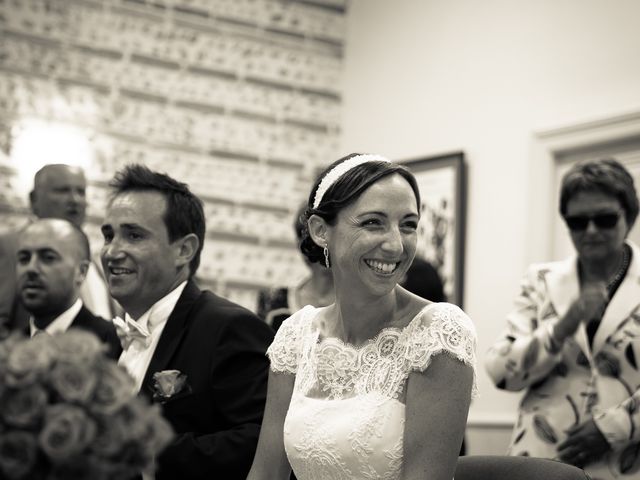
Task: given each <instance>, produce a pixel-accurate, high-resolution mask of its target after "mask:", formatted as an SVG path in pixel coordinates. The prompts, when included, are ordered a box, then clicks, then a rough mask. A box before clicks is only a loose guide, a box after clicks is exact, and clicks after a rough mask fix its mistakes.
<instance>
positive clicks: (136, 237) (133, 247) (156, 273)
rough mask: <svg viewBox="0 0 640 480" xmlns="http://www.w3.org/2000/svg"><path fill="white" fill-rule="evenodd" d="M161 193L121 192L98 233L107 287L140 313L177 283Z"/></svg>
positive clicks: (174, 253)
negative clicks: (100, 232) (101, 241)
mask: <svg viewBox="0 0 640 480" xmlns="http://www.w3.org/2000/svg"><path fill="white" fill-rule="evenodd" d="M166 208H167V201H166V199H165V197H164V196H163V195H162V194H161V193H159V192H152V191H149V192H147V191H145V192H137V191H131V192H125V193H122V194H120V195H118V196H116V197H115V198H114V199H113V201H112V202H111V204H110V205H109V206H108V208H107V212H106V215H105V220H104V224H103V225H102V235H103V237H104V246H103V247H102V252H101V256H102V265H103V267H104V271H105V274H106V277H107V281H108V284H109V291H110V292H111V295H112V296H113V298H115V299H116V300H118V302H120V304H121V305H122V307H123V308H124V309H125V311H126V312H127V313H129V315H131V316H132V317H133V318H138V317H139V316H140V315H142V314H143V313H144V312H146V311H147V310H148V309H149V308H151V306H152V305H153V304H154V303H156V302H157V301H158V300H160V299H161V298H162V297H164V296H165V295H167V294H168V293H169V292H170V291H171V290H173V288H175V286H176V283H177V279H178V268H177V266H176V258H177V254H178V250H179V247H178V246H177V245H176V244H175V243H171V242H170V241H169V235H168V232H167V227H166V225H165V222H164V214H165V211H166Z"/></svg>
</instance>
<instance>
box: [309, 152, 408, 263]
mask: <svg viewBox="0 0 640 480" xmlns="http://www.w3.org/2000/svg"><path fill="white" fill-rule="evenodd" d="M357 155H362V154H360V153H352V154H349V155H347V156H346V157H342V158H341V159H339V160H337V161H335V162H333V163H332V164H331V165H329V166H328V167H327V168H325V169H324V170H323V171H322V172H321V173H320V175H319V176H318V178H317V179H316V181H315V183H314V184H313V187H312V188H311V193H310V194H309V200H308V202H307V207H306V209H305V211H304V215H303V216H302V218H301V219H302V220H304V222H302V223H303V225H304V227H303V230H302V232H301V236H300V244H299V245H300V251H301V252H302V254H303V255H304V256H305V257H306V258H307V259H308V260H309V262H311V263H314V262H320V263H322V262H324V253H323V249H322V247H320V246H318V245H317V244H316V243H315V242H314V241H313V240H312V238H311V236H310V235H309V229H308V227H307V221H308V220H309V218H310V217H311V215H318V216H320V217H322V218H323V219H324V220H325V221H326V222H327V223H328V224H329V225H335V221H336V218H337V216H338V213H339V212H340V211H341V210H342V209H343V208H345V207H347V206H348V205H350V204H351V203H353V202H355V201H356V200H357V199H358V198H359V197H360V195H361V194H362V192H364V191H365V190H366V189H367V188H369V187H370V186H371V185H373V184H374V183H376V182H377V181H378V180H380V179H381V178H384V177H387V176H389V175H393V174H396V173H397V174H398V175H400V176H402V177H403V178H404V179H405V180H407V182H409V185H411V189H412V190H413V193H414V194H415V196H416V203H417V205H418V208H420V191H419V189H418V183H417V182H416V179H415V177H414V176H413V174H412V173H411V172H410V171H409V170H408V169H407V168H406V167H404V166H402V165H399V164H397V163H393V162H388V161H387V162H385V161H376V160H373V161H370V162H366V163H362V164H360V165H357V166H355V167H353V168H351V169H350V170H348V171H347V172H346V173H344V175H342V176H341V177H339V178H338V179H337V180H336V181H335V183H333V184H332V185H331V186H330V187H329V188H328V189H327V191H326V192H325V193H324V195H323V196H322V200H321V201H320V204H319V205H318V206H317V208H313V203H314V200H315V196H316V190H317V189H318V186H319V185H320V182H321V181H322V179H323V178H324V177H325V175H327V174H328V173H329V172H330V171H331V170H333V169H334V167H336V166H337V165H339V164H341V163H342V162H344V161H346V160H348V159H350V158H352V157H355V156H357Z"/></svg>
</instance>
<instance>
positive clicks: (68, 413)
mask: <svg viewBox="0 0 640 480" xmlns="http://www.w3.org/2000/svg"><path fill="white" fill-rule="evenodd" d="M95 435H96V424H95V422H94V421H93V420H92V419H91V418H90V417H89V416H88V415H87V414H86V413H85V412H84V410H83V409H82V408H80V407H77V406H75V405H67V404H57V405H52V406H50V407H48V408H47V410H46V411H45V420H44V426H43V428H42V431H41V432H40V436H39V437H38V440H39V443H40V447H41V448H42V450H43V451H44V452H45V453H46V454H47V456H48V457H49V458H50V459H51V461H52V462H53V463H60V462H64V461H65V460H67V459H68V458H70V457H73V456H75V455H78V454H80V453H81V452H82V451H83V450H84V449H85V448H86V447H87V446H88V445H89V443H90V442H91V441H93V439H94V438H95Z"/></svg>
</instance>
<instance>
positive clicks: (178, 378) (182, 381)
mask: <svg viewBox="0 0 640 480" xmlns="http://www.w3.org/2000/svg"><path fill="white" fill-rule="evenodd" d="M190 391H191V387H190V386H189V384H188V383H187V376H186V375H185V374H184V373H182V372H181V371H180V370H162V371H161V372H156V373H154V374H153V399H154V400H155V401H156V402H159V403H164V402H166V401H167V400H169V399H171V398H172V397H175V396H176V395H178V394H179V393H189V392H190Z"/></svg>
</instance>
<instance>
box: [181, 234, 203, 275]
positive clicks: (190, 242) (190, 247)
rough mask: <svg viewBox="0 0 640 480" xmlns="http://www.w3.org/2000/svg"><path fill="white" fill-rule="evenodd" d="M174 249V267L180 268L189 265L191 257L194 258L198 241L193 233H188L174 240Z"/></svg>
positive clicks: (198, 246)
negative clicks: (175, 252)
mask: <svg viewBox="0 0 640 480" xmlns="http://www.w3.org/2000/svg"><path fill="white" fill-rule="evenodd" d="M175 248H176V249H177V256H176V260H175V262H176V267H182V266H183V265H187V264H189V263H191V260H193V257H195V256H196V253H198V248H200V240H198V236H197V235H196V234H195V233H190V234H188V235H185V236H184V237H182V238H181V239H179V240H176V242H175Z"/></svg>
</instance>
